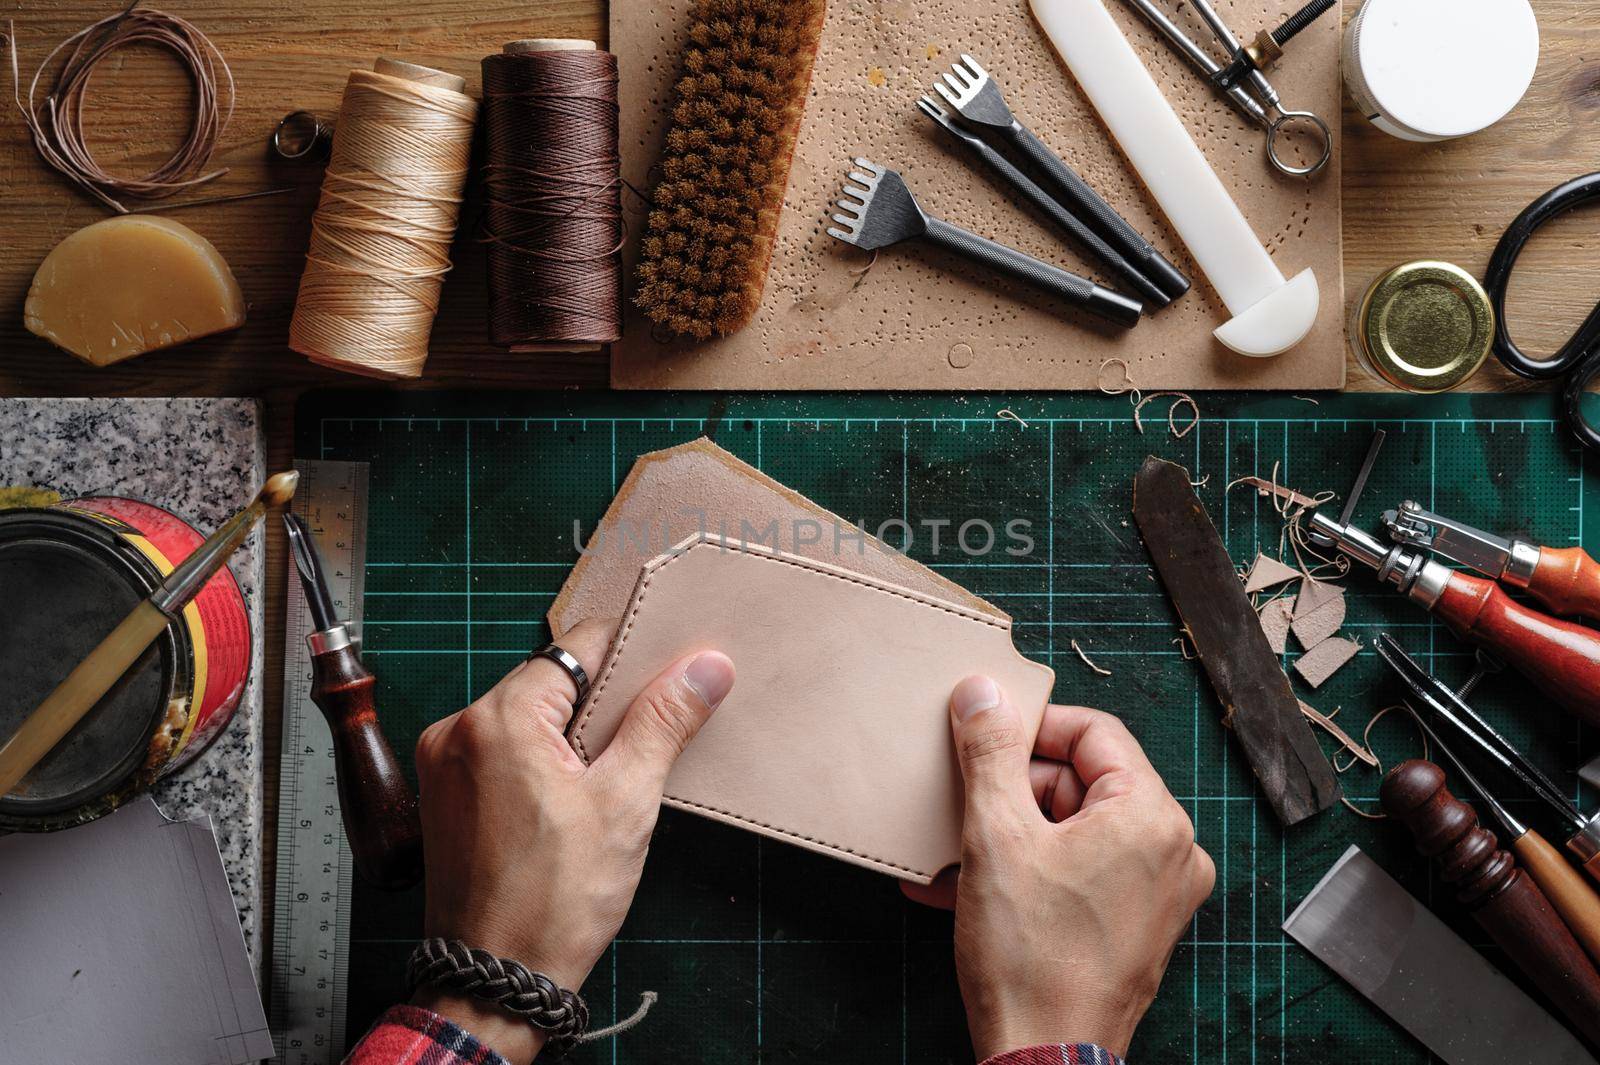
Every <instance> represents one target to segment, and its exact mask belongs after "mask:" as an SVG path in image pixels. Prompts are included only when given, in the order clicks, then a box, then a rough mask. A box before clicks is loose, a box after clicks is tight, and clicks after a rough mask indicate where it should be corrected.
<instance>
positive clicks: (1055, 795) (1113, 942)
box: [904, 677, 1216, 1060]
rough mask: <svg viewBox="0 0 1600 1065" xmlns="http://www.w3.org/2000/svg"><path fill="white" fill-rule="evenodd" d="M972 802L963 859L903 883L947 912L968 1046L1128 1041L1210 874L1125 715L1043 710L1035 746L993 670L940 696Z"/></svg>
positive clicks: (983, 1051)
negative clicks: (927, 878)
mask: <svg viewBox="0 0 1600 1065" xmlns="http://www.w3.org/2000/svg"><path fill="white" fill-rule="evenodd" d="M950 716H951V724H952V727H953V728H954V729H955V740H956V750H957V753H958V754H959V755H960V762H961V771H962V775H963V777H964V778H965V780H966V788H967V807H966V817H965V822H964V828H963V833H962V858H961V865H960V867H959V869H958V870H945V873H944V874H942V875H941V876H940V877H939V879H938V880H936V881H935V882H934V883H933V884H931V885H929V886H927V887H922V886H920V885H915V884H906V885H904V887H905V891H906V894H907V895H909V896H910V897H911V898H913V899H916V900H918V901H922V902H927V903H929V904H931V905H944V906H949V905H951V904H952V903H953V905H954V906H955V911H956V931H955V938H956V972H957V974H958V976H959V978H960V982H961V997H962V999H963V1000H964V1001H965V1003H966V1006H967V1025H968V1028H969V1029H970V1030H971V1032H972V1045H973V1049H974V1051H976V1053H977V1055H978V1058H979V1060H982V1059H984V1058H986V1057H989V1056H991V1055H993V1054H998V1053H1001V1052H1002V1051H1006V1050H1014V1049H1017V1048H1019V1047H1024V1046H1033V1045H1036V1044H1040V1043H1098V1044H1099V1045H1100V1046H1103V1047H1105V1048H1106V1049H1108V1050H1111V1051H1113V1052H1114V1053H1117V1054H1120V1055H1125V1054H1126V1053H1127V1051H1128V1044H1129V1042H1130V1041H1131V1040H1132V1038H1133V1030H1134V1028H1135V1027H1136V1026H1137V1025H1138V1023H1139V1020H1140V1019H1141V1018H1142V1017H1143V1016H1144V1013H1145V1010H1146V1009H1148V1008H1149V1006H1150V1002H1151V1000H1152V999H1154V998H1155V994H1156V990H1157V988H1158V987H1159V986H1160V984H1161V976H1162V973H1163V972H1165V971H1166V967H1167V962H1168V961H1169V960H1170V959H1171V957H1172V950H1173V948H1174V947H1175V946H1176V945H1177V942H1178V939H1179V937H1180V936H1181V935H1182V934H1183V931H1184V929H1185V928H1186V927H1187V926H1188V924H1189V919H1190V917H1192V916H1193V914H1194V911H1195V910H1196V909H1198V908H1199V906H1200V904H1201V903H1202V902H1204V901H1205V899H1206V897H1207V896H1208V895H1210V894H1211V888H1212V885H1213V883H1214V882H1215V879H1216V870H1215V868H1214V867H1213V865H1212V863H1211V859H1210V857H1209V856H1207V854H1206V853H1205V851H1203V850H1201V849H1200V848H1199V847H1198V846H1196V845H1195V842H1194V826H1193V824H1192V823H1191V822H1190V821H1189V817H1188V815H1187V814H1185V813H1184V811H1183V808H1182V807H1181V806H1179V805H1178V803H1177V801H1176V800H1175V799H1173V797H1172V795H1171V794H1170V793H1169V792H1168V791H1167V788H1166V785H1165V784H1163V783H1162V781H1161V777H1160V776H1158V775H1157V773H1156V771H1155V769H1154V768H1153V767H1152V766H1151V765H1150V761H1149V759H1147V758H1146V757H1145V755H1144V751H1143V750H1142V749H1141V748H1140V747H1139V744H1138V742H1137V741H1136V740H1134V738H1133V736H1132V735H1130V734H1129V732H1128V730H1127V728H1126V727H1124V726H1123V724H1122V722H1121V721H1118V720H1117V719H1116V718H1114V717H1112V716H1111V715H1109V714H1104V713H1101V712H1100V711H1098V710H1089V709H1086V708H1084V707H1081V706H1051V707H1048V708H1047V709H1046V710H1045V715H1044V721H1043V724H1042V725H1041V727H1040V729H1039V738H1038V742H1037V743H1036V744H1035V748H1034V751H1033V757H1032V758H1031V759H1030V757H1029V752H1028V750H1027V747H1026V746H1025V742H1026V741H1025V738H1024V735H1023V731H1022V721H1021V718H1020V717H1019V715H1018V713H1017V711H1016V709H1015V708H1014V707H1012V706H1011V705H1010V703H1009V702H1007V701H1006V698H1005V694H1004V693H1003V692H1001V691H1000V689H999V688H998V686H996V684H995V683H994V681H992V680H990V679H988V678H987V677H969V678H967V679H966V680H964V681H962V682H961V683H960V684H959V685H957V686H956V690H955V692H954V693H953V694H952V695H951V698H950Z"/></svg>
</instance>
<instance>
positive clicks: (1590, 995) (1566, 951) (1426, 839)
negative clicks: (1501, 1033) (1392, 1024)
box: [1378, 759, 1600, 1047]
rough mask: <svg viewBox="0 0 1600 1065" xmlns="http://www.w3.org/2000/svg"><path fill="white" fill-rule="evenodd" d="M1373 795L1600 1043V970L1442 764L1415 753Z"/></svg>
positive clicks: (1497, 937) (1498, 938) (1518, 960)
mask: <svg viewBox="0 0 1600 1065" xmlns="http://www.w3.org/2000/svg"><path fill="white" fill-rule="evenodd" d="M1378 796H1379V799H1380V801H1381V802H1382V803H1383V809H1384V812H1385V813H1387V814H1388V815H1389V816H1390V817H1393V818H1395V819H1396V820H1398V821H1400V822H1401V823H1403V824H1404V825H1405V826H1406V827H1407V828H1408V829H1410V830H1411V834H1412V836H1413V837H1415V841H1416V845H1417V850H1418V851H1419V852H1421V853H1422V854H1423V855H1424V856H1426V857H1429V858H1432V859H1433V860H1434V861H1435V862H1437V863H1438V866H1439V876H1440V877H1441V878H1442V879H1443V880H1444V881H1445V883H1447V884H1450V885H1452V886H1454V887H1455V889H1456V897H1457V898H1459V899H1460V900H1461V902H1462V903H1463V904H1464V905H1465V906H1466V907H1467V909H1468V910H1469V911H1471V913H1472V916H1473V918H1474V919H1475V920H1476V921H1477V922H1478V924H1479V925H1481V926H1482V927H1483V930H1484V931H1486V932H1488V933H1489V935H1490V936H1491V937H1492V938H1493V939H1494V941H1495V942H1496V943H1498V944H1499V945H1500V949H1502V950H1504V951H1505V952H1506V956H1507V957H1509V958H1510V959H1511V960H1512V962H1514V963H1515V964H1516V965H1517V967H1518V968H1520V969H1521V970H1522V971H1523V972H1524V973H1526V974H1527V975H1528V978H1529V979H1530V980H1532V981H1533V982H1534V983H1535V984H1536V985H1538V987H1539V990H1541V991H1543V992H1544V993H1545V995H1547V996H1548V997H1549V998H1550V1000H1551V1001H1552V1002H1553V1003H1555V1005H1556V1006H1557V1007H1558V1008H1559V1009H1560V1010H1561V1012H1562V1013H1563V1014H1564V1015H1565V1016H1566V1018H1567V1020H1568V1022H1569V1023H1570V1024H1571V1025H1572V1027H1573V1028H1574V1029H1575V1030H1577V1031H1578V1032H1580V1033H1581V1034H1582V1035H1583V1036H1584V1037H1586V1038H1587V1039H1588V1041H1589V1043H1590V1045H1591V1047H1593V1046H1600V972H1596V970H1595V967H1594V965H1593V964H1592V963H1591V962H1590V961H1589V958H1588V955H1586V954H1585V953H1584V952H1583V948H1582V947H1581V946H1579V945H1578V941H1577V940H1576V939H1575V938H1573V935H1572V932H1571V931H1570V930H1569V929H1568V928H1567V926H1566V924H1565V923H1563V922H1562V920H1561V918H1560V917H1559V916H1558V915H1557V914H1556V912H1555V909H1554V908H1553V907H1552V906H1551V905H1550V901H1549V900H1548V899H1547V898H1545V896H1544V892H1542V891H1540V890H1539V886H1538V885H1537V884H1535V883H1534V882H1533V878H1532V877H1530V876H1527V875H1525V874H1524V873H1523V871H1522V870H1521V869H1519V868H1518V867H1517V864H1516V861H1515V859H1513V858H1512V857H1511V855H1510V854H1508V853H1506V852H1505V851H1503V850H1501V849H1500V845H1499V841H1498V840H1496V839H1495V836H1494V833H1493V832H1490V831H1489V830H1488V829H1486V828H1484V827H1483V826H1482V825H1480V824H1478V815H1477V814H1476V813H1475V812H1473V809H1472V807H1470V806H1468V805H1467V804H1466V803H1464V802H1462V801H1461V800H1460V799H1458V798H1456V797H1455V796H1454V795H1452V794H1450V791H1449V789H1448V788H1446V787H1445V775H1444V770H1442V769H1440V768H1439V767H1438V766H1436V765H1434V764H1433V763H1432V762H1424V761H1421V760H1418V759H1412V760H1411V761H1408V762H1402V763H1400V764H1399V765H1398V766H1396V767H1395V768H1394V769H1393V770H1392V771H1391V772H1390V773H1389V775H1388V776H1386V777H1385V778H1384V780H1383V784H1382V786H1381V787H1380V788H1379V789H1378Z"/></svg>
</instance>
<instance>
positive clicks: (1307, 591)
mask: <svg viewBox="0 0 1600 1065" xmlns="http://www.w3.org/2000/svg"><path fill="white" fill-rule="evenodd" d="M1343 594H1344V589H1343V588H1340V587H1339V586H1338V585H1336V584H1328V583H1327V582H1326V581H1319V580H1317V579H1316V578H1315V577H1307V578H1306V579H1305V580H1304V581H1302V582H1301V584H1300V594H1299V595H1297V596H1295V597H1294V616H1295V617H1296V618H1303V617H1305V616H1306V615H1307V614H1309V613H1311V612H1312V611H1313V610H1316V609H1318V608H1320V607H1322V606H1324V605H1325V604H1327V603H1328V602H1329V601H1330V600H1331V599H1332V598H1333V597H1334V596H1336V595H1343Z"/></svg>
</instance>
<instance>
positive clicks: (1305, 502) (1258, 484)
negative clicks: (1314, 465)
mask: <svg viewBox="0 0 1600 1065" xmlns="http://www.w3.org/2000/svg"><path fill="white" fill-rule="evenodd" d="M1273 468H1274V469H1276V468H1277V467H1276V466H1274V467H1273ZM1240 484H1247V485H1249V486H1250V487H1251V488H1254V489H1255V490H1256V494H1257V495H1259V496H1261V497H1262V498H1263V499H1271V500H1272V501H1273V505H1274V506H1276V505H1277V503H1278V501H1280V500H1287V501H1288V502H1290V503H1293V504H1295V505H1296V506H1302V507H1314V506H1316V505H1317V501H1316V500H1315V499H1312V498H1311V497H1310V496H1307V495H1301V494H1300V493H1299V492H1296V491H1295V490H1294V489H1293V488H1285V487H1284V486H1283V485H1280V484H1274V483H1273V482H1271V481H1269V480H1267V479H1266V478H1265V477H1254V476H1246V477H1235V478H1234V479H1233V480H1231V481H1229V482H1228V490H1229V491H1230V492H1231V491H1233V487H1234V486H1235V485H1240Z"/></svg>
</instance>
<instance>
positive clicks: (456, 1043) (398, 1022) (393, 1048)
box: [344, 1006, 1060, 1065]
mask: <svg viewBox="0 0 1600 1065" xmlns="http://www.w3.org/2000/svg"><path fill="white" fill-rule="evenodd" d="M344 1065H507V1062H506V1059H505V1058H503V1057H501V1056H500V1055H499V1054H496V1053H495V1052H494V1051H493V1050H490V1049H489V1048H488V1047H486V1046H484V1045H483V1044H482V1043H480V1042H478V1041H477V1040H476V1039H474V1038H473V1037H472V1036H471V1035H469V1034H468V1033H467V1032H465V1031H463V1030H462V1029H460V1028H458V1027H456V1026H455V1025H453V1024H451V1023H450V1022H449V1021H447V1020H445V1019H444V1018H443V1017H441V1016H439V1015H438V1014H437V1013H433V1012H431V1011H429V1010H425V1009H421V1008H419V1007H417V1006H391V1007H390V1008H389V1011H388V1012H387V1013H385V1014H384V1015H383V1016H382V1017H379V1018H378V1022H377V1023H376V1024H374V1025H373V1026H372V1028H371V1030H369V1031H368V1032H367V1034H366V1035H364V1036H362V1037H361V1042H359V1043H357V1044H356V1047H355V1049H354V1050H352V1051H350V1056H349V1057H347V1058H345V1059H344ZM1052 1065H1060V1063H1059V1062H1054V1063H1052Z"/></svg>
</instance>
